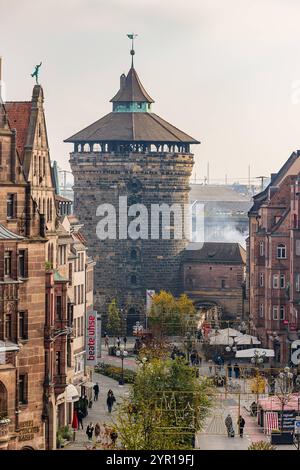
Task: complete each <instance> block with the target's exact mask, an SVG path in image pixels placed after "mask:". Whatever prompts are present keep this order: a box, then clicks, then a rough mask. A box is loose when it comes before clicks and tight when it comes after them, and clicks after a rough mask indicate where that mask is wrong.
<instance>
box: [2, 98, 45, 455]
mask: <svg viewBox="0 0 300 470" xmlns="http://www.w3.org/2000/svg"><path fill="white" fill-rule="evenodd" d="M0 202H1V203H0V448H2V449H7V448H9V449H22V448H35V449H44V446H45V441H44V423H43V420H42V414H43V394H44V377H45V350H44V324H45V254H44V253H45V243H46V238H45V224H44V218H43V217H42V216H41V214H40V213H39V212H38V211H37V210H36V208H35V204H34V200H33V198H32V196H31V188H30V184H29V182H28V181H27V179H26V175H25V174H24V171H23V167H22V160H21V158H20V155H19V152H18V150H17V135H16V131H15V129H13V128H12V126H11V125H10V122H9V119H8V115H7V112H6V110H5V107H4V106H3V105H0Z"/></svg>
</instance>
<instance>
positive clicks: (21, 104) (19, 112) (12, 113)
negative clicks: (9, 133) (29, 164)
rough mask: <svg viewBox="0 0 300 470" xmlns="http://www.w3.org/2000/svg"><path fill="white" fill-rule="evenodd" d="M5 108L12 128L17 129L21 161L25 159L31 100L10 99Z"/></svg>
mask: <svg viewBox="0 0 300 470" xmlns="http://www.w3.org/2000/svg"><path fill="white" fill-rule="evenodd" d="M5 109H6V111H7V115H8V121H9V125H10V127H11V129H17V149H18V153H19V155H20V158H21V161H23V158H24V147H25V145H26V139H27V132H28V126H29V121H30V112H31V101H8V102H6V103H5Z"/></svg>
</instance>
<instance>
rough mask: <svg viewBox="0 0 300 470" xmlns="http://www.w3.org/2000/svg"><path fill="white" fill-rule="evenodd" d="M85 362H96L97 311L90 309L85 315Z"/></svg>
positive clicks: (91, 364)
mask: <svg viewBox="0 0 300 470" xmlns="http://www.w3.org/2000/svg"><path fill="white" fill-rule="evenodd" d="M86 364H87V365H88V366H95V365H96V364H97V312H96V311H95V310H90V311H88V312H87V316H86Z"/></svg>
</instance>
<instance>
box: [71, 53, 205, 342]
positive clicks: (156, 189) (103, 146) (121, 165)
mask: <svg viewBox="0 0 300 470" xmlns="http://www.w3.org/2000/svg"><path fill="white" fill-rule="evenodd" d="M132 52H133V51H132ZM111 102H112V108H113V109H112V112H111V113H109V114H107V115H106V116H104V117H102V118H101V119H99V120H98V121H96V122H95V123H93V124H91V125H89V126H88V127H86V128H85V129H83V130H81V131H80V132H78V133H76V134H75V135H73V136H72V137H69V138H68V139H66V140H65V142H71V143H73V144H74V151H73V152H72V153H71V154H70V164H71V168H72V172H73V175H74V210H75V213H76V214H77V215H78V217H79V219H80V221H81V222H82V223H83V224H84V228H85V236H86V238H87V242H88V246H89V253H90V255H91V256H92V257H93V258H94V260H95V261H96V263H97V264H96V267H95V283H94V293H95V308H96V309H97V310H98V311H99V312H100V313H102V316H103V318H104V321H105V317H106V315H107V306H108V303H109V302H110V301H111V300H112V299H113V298H116V300H117V302H118V305H119V307H120V308H121V311H122V315H123V320H124V326H125V325H126V327H127V333H128V334H132V327H133V325H134V324H135V323H136V321H142V322H144V319H145V302H146V291H147V290H155V291H156V292H158V291H160V290H161V289H165V290H169V291H171V292H172V293H174V294H175V295H176V294H177V293H178V292H179V280H180V273H179V270H180V261H181V255H182V253H183V250H184V249H185V247H186V245H187V242H188V240H187V239H186V237H185V235H184V233H183V232H184V231H183V230H182V233H183V236H180V233H179V234H178V233H177V232H176V230H177V229H178V228H179V229H181V228H182V227H183V220H184V218H183V217H182V218H181V219H180V217H179V218H178V217H177V216H175V213H173V212H172V211H171V213H170V219H169V221H167V222H166V220H167V219H164V216H162V215H160V217H159V218H158V219H157V218H156V219H155V221H154V218H152V217H150V215H151V207H153V206H152V205H153V204H154V205H158V204H159V205H162V204H165V206H164V207H166V205H168V206H172V205H173V204H179V205H180V207H181V208H183V205H184V204H188V195H189V179H190V176H191V172H192V168H193V154H192V153H190V145H191V144H198V143H199V142H198V141H196V140H195V139H193V138H192V137H190V136H189V135H187V134H185V133H184V132H182V131H180V130H179V129H177V128H176V127H174V126H173V125H171V124H170V123H168V122H166V121H165V120H164V119H162V118H161V117H159V116H157V115H156V114H154V113H153V112H152V104H153V102H154V101H153V99H152V98H151V97H150V96H149V95H148V93H147V92H146V90H145V89H144V87H143V85H142V84H141V82H140V79H139V77H138V75H137V72H136V70H135V68H134V67H133V63H132V66H131V68H130V70H129V72H128V75H127V76H125V75H124V74H123V75H121V77H120V89H119V91H118V93H117V94H116V95H115V96H114V97H113V98H112V99H111ZM120 197H121V199H120ZM125 197H127V206H128V208H129V207H130V206H133V205H135V204H143V207H144V208H146V209H147V210H148V214H149V218H148V220H146V219H145V212H144V209H143V208H141V206H138V205H137V206H133V209H134V208H135V211H133V212H134V213H135V217H133V216H132V212H129V213H128V215H129V216H128V225H129V224H130V222H131V221H132V220H137V217H138V216H139V215H140V217H141V218H142V222H141V224H140V225H138V224H137V222H136V224H135V225H136V226H138V227H137V228H138V229H140V237H137V236H136V235H134V236H126V232H127V230H126V231H125V232H124V223H123V225H122V226H121V222H120V221H123V222H124V220H125V219H126V218H127V213H126V209H125V211H124V209H121V206H120V204H121V205H122V204H124V201H126V199H125ZM121 200H122V203H120V201H121ZM104 204H109V205H111V206H109V208H111V207H113V208H115V211H116V225H115V227H116V230H115V232H116V233H115V237H114V236H113V238H106V239H99V236H98V235H97V233H96V230H97V224H99V221H100V220H103V217H102V219H101V217H100V215H101V216H104V215H106V213H105V207H106V208H107V206H103V205H104ZM98 206H99V207H100V209H98V210H97V208H98ZM156 207H158V206H156ZM177 207H178V206H177ZM109 208H108V209H109ZM130 215H131V216H130ZM124 218H125V219H124ZM112 220H114V218H113V219H112ZM178 226H180V227H178ZM162 228H164V229H165V230H166V232H168V229H169V232H170V236H168V234H167V233H163V230H162ZM129 231H130V230H129ZM147 232H148V233H147ZM154 232H155V234H154ZM179 232H180V230H179ZM151 235H152V237H151ZM157 235H158V236H157ZM102 238H103V237H102Z"/></svg>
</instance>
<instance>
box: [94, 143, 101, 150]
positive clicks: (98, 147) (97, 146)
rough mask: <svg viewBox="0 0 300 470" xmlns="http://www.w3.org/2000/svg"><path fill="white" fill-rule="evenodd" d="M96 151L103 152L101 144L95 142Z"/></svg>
mask: <svg viewBox="0 0 300 470" xmlns="http://www.w3.org/2000/svg"><path fill="white" fill-rule="evenodd" d="M94 152H101V147H100V144H94Z"/></svg>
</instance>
